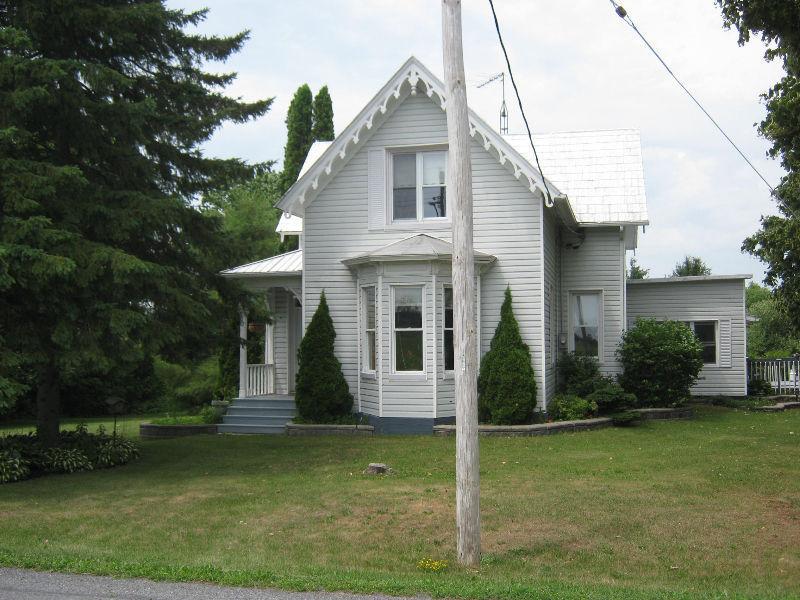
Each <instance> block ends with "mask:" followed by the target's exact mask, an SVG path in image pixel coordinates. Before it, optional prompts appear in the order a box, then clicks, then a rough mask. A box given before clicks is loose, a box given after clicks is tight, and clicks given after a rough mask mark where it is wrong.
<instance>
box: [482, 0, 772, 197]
mask: <svg viewBox="0 0 800 600" xmlns="http://www.w3.org/2000/svg"><path fill="white" fill-rule="evenodd" d="M608 1H609V2H611V5H612V6H613V7H614V12H615V13H617V15H618V16H619V18H620V19H622V20H623V21H624V22H625V24H626V25H628V26H629V27H630V28H631V29H633V30H634V31H635V32H636V35H638V36H639V37H640V38H641V40H642V41H643V42H644V43H645V45H646V46H647V47H648V48H649V49H650V52H652V53H653V56H655V57H656V58H657V59H658V62H660V63H661V65H662V66H663V67H664V68H665V69H666V71H667V73H669V74H670V76H671V77H672V78H673V79H674V80H675V82H676V83H677V84H678V85H679V86H681V89H683V91H684V92H686V94H687V95H688V96H689V98H691V99H692V101H693V102H694V103H695V104H696V105H697V107H698V108H699V109H700V110H701V111H703V114H704V115H705V116H706V117H708V120H709V121H711V122H712V123H713V124H714V127H716V128H717V129H718V130H719V132H720V133H721V134H722V135H723V137H724V138H725V139H726V140H728V143H729V144H730V145H731V146H733V147H734V149H735V150H736V152H738V153H739V155H740V156H741V157H742V158H743V159H744V161H745V162H746V163H747V164H748V165H750V168H751V169H753V172H754V173H755V174H756V175H758V176H759V177H760V178H761V181H763V182H764V183H765V184H766V186H767V187H768V188H769V191H770V193H771V194H772V195H773V196H775V197H776V198H778V200H781V201H782V202H783V200H782V199H781V198H780V197H779V196H778V193H777V192H776V191H775V188H774V187H773V186H772V185H771V184H770V182H769V181H767V178H766V177H764V176H763V175H762V174H761V171H759V170H758V169H757V168H756V166H755V165H754V164H753V163H752V162H750V159H749V158H747V156H746V155H745V153H744V152H742V150H741V149H740V148H739V146H737V145H736V143H735V142H734V141H733V140H732V139H731V138H730V136H729V135H728V134H727V133H725V130H724V129H722V126H721V125H720V124H719V123H717V121H716V119H714V117H712V116H711V113H709V112H708V111H707V110H706V109H705V107H704V106H703V105H702V104H701V103H700V101H699V100H698V99H697V98H696V97H695V95H694V94H692V92H690V91H689V88H687V87H686V86H685V85H684V84H683V82H682V81H681V80H680V79H678V76H677V75H675V73H673V72H672V69H670V68H669V66H668V65H667V63H666V62H664V59H663V58H661V56H660V55H659V53H658V52H657V51H656V49H655V48H653V46H652V44H650V42H648V41H647V38H645V37H644V35H643V34H642V32H641V31H639V28H638V27H636V24H635V23H634V22H633V19H631V17H630V15H629V14H628V11H626V10H625V9H624V8H623V7H622V6H621V5H619V4H618V3H617V2H615V1H614V0H608ZM490 2H491V0H490ZM784 204H786V203H785V202H784Z"/></svg>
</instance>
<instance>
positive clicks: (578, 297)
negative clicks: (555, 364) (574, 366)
mask: <svg viewBox="0 0 800 600" xmlns="http://www.w3.org/2000/svg"><path fill="white" fill-rule="evenodd" d="M600 307H601V295H600V293H599V292H575V293H572V294H570V325H571V329H572V331H571V332H570V333H571V335H570V340H569V349H570V350H571V351H572V352H574V353H575V354H578V355H580V356H594V357H597V358H599V357H600V330H601V322H602V319H601V314H600Z"/></svg>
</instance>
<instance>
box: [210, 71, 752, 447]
mask: <svg viewBox="0 0 800 600" xmlns="http://www.w3.org/2000/svg"><path fill="white" fill-rule="evenodd" d="M446 110H447V98H446V95H445V94H444V85H443V84H442V82H441V81H439V79H438V78H436V77H435V76H434V75H433V74H432V73H431V72H430V71H429V70H428V69H427V68H426V67H425V66H424V65H422V64H421V63H420V62H419V61H418V60H417V59H415V58H413V57H412V58H410V59H409V60H408V61H406V63H404V64H403V66H402V67H401V68H400V69H399V70H398V71H397V72H396V73H395V74H394V75H393V76H392V77H391V79H390V80H389V81H388V82H387V83H386V85H384V86H383V87H382V88H381V90H380V91H379V92H378V93H377V94H376V95H375V96H374V97H373V98H372V100H370V102H369V103H367V105H366V106H365V107H364V109H363V110H362V111H361V112H360V113H359V115H358V116H357V117H356V118H355V119H354V120H353V122H352V123H350V125H348V127H347V128H345V130H344V131H343V132H342V133H341V134H340V135H339V136H338V137H337V138H336V140H334V141H333V142H324V143H321V142H317V143H315V144H314V145H313V146H312V148H311V150H310V152H309V155H308V158H307V159H306V162H305V164H304V165H303V169H302V170H301V173H300V176H299V178H298V180H297V182H296V183H295V184H294V185H293V186H292V187H291V189H290V190H289V191H288V192H287V193H286V194H285V196H284V197H283V198H282V199H281V201H280V203H279V207H280V208H281V209H282V210H283V211H284V215H283V218H282V219H281V221H280V223H279V225H278V231H279V232H280V233H281V235H282V236H285V235H298V236H299V239H300V250H297V251H295V252H291V253H288V254H285V255H280V256H275V257H272V258H268V259H265V260H263V261H258V262H255V263H251V264H249V265H243V266H240V267H236V268H233V269H230V270H228V271H225V272H223V275H225V276H226V277H230V278H235V279H238V280H239V281H241V283H242V284H243V285H244V286H246V287H247V288H248V289H250V290H252V291H253V292H256V293H263V294H266V296H267V299H268V301H269V303H270V306H271V308H272V311H273V314H274V319H273V322H272V323H271V324H270V325H268V326H267V342H266V344H265V359H264V364H258V365H248V364H247V363H246V356H244V357H243V360H242V367H241V377H240V380H241V385H240V395H241V396H242V397H246V398H251V397H254V396H261V397H263V398H266V399H268V398H269V394H275V393H279V394H284V395H289V396H286V397H291V396H290V395H291V393H292V392H293V389H294V375H295V372H296V370H297V365H296V358H295V357H296V354H297V352H296V350H297V345H298V344H299V340H300V339H301V337H302V332H303V329H304V327H305V325H306V324H307V323H308V321H309V320H310V319H311V316H312V315H313V313H314V311H315V310H316V307H317V304H318V302H319V297H320V294H321V293H322V291H325V294H326V297H327V299H328V304H329V306H330V310H331V316H332V317H333V320H334V325H335V327H336V331H337V337H336V354H337V356H338V358H339V360H340V361H341V362H342V369H343V371H344V374H345V377H346V379H347V381H348V384H349V386H350V390H351V392H352V393H353V394H354V396H355V398H356V403H355V410H357V411H358V412H360V413H362V414H364V415H366V416H367V417H368V418H369V419H370V420H371V421H372V422H373V423H374V424H375V425H377V426H378V429H379V430H382V431H388V432H393V431H430V429H431V427H432V426H433V424H435V423H438V422H442V421H445V422H446V421H449V420H452V419H453V418H454V390H453V373H452V369H453V366H454V365H453V347H452V291H451V288H450V285H451V272H450V262H451V257H452V245H451V241H452V231H451V224H450V211H449V206H448V202H449V201H450V199H449V198H448V196H447V185H446V171H447V124H446V117H445V111H446ZM469 119H470V133H471V137H472V142H471V148H472V175H473V196H474V219H473V221H474V249H475V261H476V273H477V275H476V284H477V285H476V287H477V302H478V317H477V319H478V321H477V323H476V326H477V328H478V332H479V339H480V344H479V345H480V349H479V352H480V354H481V355H482V354H483V353H485V352H486V351H487V349H488V347H489V343H490V342H491V338H492V335H493V333H494V330H495V328H496V326H497V324H498V321H499V313H500V305H501V303H502V300H503V294H504V291H505V289H506V287H510V288H511V291H512V294H513V297H514V311H515V314H516V316H517V319H518V321H519V324H520V331H521V333H522V335H523V338H524V339H525V341H526V343H527V344H528V346H529V347H530V349H531V355H532V360H533V367H534V371H535V373H536V378H537V390H538V396H539V397H538V408H539V409H540V410H546V408H547V401H548V400H549V399H550V398H551V397H552V396H553V394H554V393H555V389H556V364H557V361H558V356H559V354H560V353H562V352H565V351H572V352H579V353H583V354H589V355H592V356H595V357H597V359H598V361H599V363H600V365H601V368H602V370H603V371H604V372H606V373H608V374H614V373H617V372H619V370H620V366H619V363H618V361H617V359H616V354H615V351H616V348H617V345H618V343H619V341H620V337H621V335H622V332H623V330H624V328H625V327H626V326H627V323H628V321H629V320H630V319H631V318H634V317H636V316H656V317H665V318H667V317H668V318H681V319H683V320H686V321H687V322H690V323H692V327H695V326H696V327H697V329H696V332H698V336H701V335H705V336H706V337H709V336H710V337H713V342H712V340H711V339H707V340H706V341H705V342H704V343H707V344H709V347H710V345H711V344H712V343H713V346H714V349H713V352H714V357H715V361H714V362H713V363H712V362H709V363H708V364H707V367H706V368H705V369H704V379H703V380H702V381H703V383H702V384H701V385H699V386H698V391H701V392H703V393H714V390H717V389H720V390H723V389H724V391H725V393H730V394H739V393H741V394H744V393H745V386H746V382H745V375H744V370H745V367H744V346H743V345H742V344H743V339H744V304H743V288H744V285H743V281H744V276H732V277H730V278H725V279H717V280H708V281H704V282H702V284H701V282H690V281H683V280H682V281H680V282H671V281H664V282H660V283H656V282H653V283H644V284H643V283H633V282H626V276H625V259H626V252H627V251H630V250H634V249H635V248H636V245H637V243H638V235H637V233H638V230H639V228H640V227H643V226H645V225H647V224H649V221H648V215H647V204H646V200H645V188H644V174H643V168H642V158H641V143H640V140H639V133H638V131H636V130H630V129H626V130H613V131H594V132H592V131H585V132H571V133H559V134H547V135H538V136H537V137H536V143H537V150H539V153H540V159H541V164H542V168H543V170H544V171H545V173H546V174H547V178H545V177H543V176H542V175H541V173H540V172H539V171H538V170H537V169H536V168H534V166H533V165H532V161H530V160H528V158H527V156H528V154H529V146H528V145H527V138H524V139H523V138H520V137H517V136H506V137H503V136H501V135H500V134H499V133H497V132H496V131H494V130H493V129H492V128H491V127H490V126H489V125H487V124H486V123H485V122H484V121H483V120H482V119H480V118H479V117H478V116H477V115H475V114H474V113H472V112H470V116H469ZM546 191H547V192H549V194H547V193H545V192H546ZM548 197H549V198H552V202H551V201H549V200H548ZM659 285H661V286H663V289H662V288H659V287H658V286H659ZM649 290H653V292H650V291H649ZM701 305H702V306H704V308H703V309H702V310H700V309H699V307H700V306H701ZM695 324H697V325H695ZM242 331H243V332H244V334H246V331H247V327H246V326H244V325H243V327H242ZM711 352H712V351H711V350H709V351H708V356H711ZM232 430H235V429H232Z"/></svg>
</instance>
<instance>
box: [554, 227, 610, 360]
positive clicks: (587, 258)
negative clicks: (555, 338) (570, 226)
mask: <svg viewBox="0 0 800 600" xmlns="http://www.w3.org/2000/svg"><path fill="white" fill-rule="evenodd" d="M583 231H584V233H585V235H586V237H585V239H584V240H583V242H582V243H580V246H579V247H578V248H568V247H566V246H565V245H564V244H562V248H561V323H562V327H563V331H565V332H567V336H568V337H569V335H571V326H570V323H569V318H570V313H569V302H570V292H573V291H602V294H603V301H602V306H603V309H602V310H603V321H602V351H601V356H600V368H601V370H602V371H603V372H604V373H607V374H613V373H618V372H619V371H620V366H619V361H617V358H616V350H617V346H618V345H619V340H620V336H621V335H622V331H623V329H624V327H625V321H624V314H625V309H624V296H625V290H624V282H623V271H622V269H623V266H624V261H625V250H624V246H623V245H622V241H621V238H620V230H619V227H598V228H586V229H584V230H583ZM565 237H566V236H565ZM565 241H570V242H571V241H573V240H572V239H571V238H567V239H566V240H565Z"/></svg>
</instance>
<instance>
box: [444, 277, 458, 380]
mask: <svg viewBox="0 0 800 600" xmlns="http://www.w3.org/2000/svg"><path fill="white" fill-rule="evenodd" d="M443 300H444V301H443V302H442V308H443V314H442V343H443V348H442V351H443V355H444V361H443V364H444V370H445V371H453V370H454V369H455V346H454V340H453V288H452V287H451V286H445V288H444V299H443ZM448 323H449V324H448Z"/></svg>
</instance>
